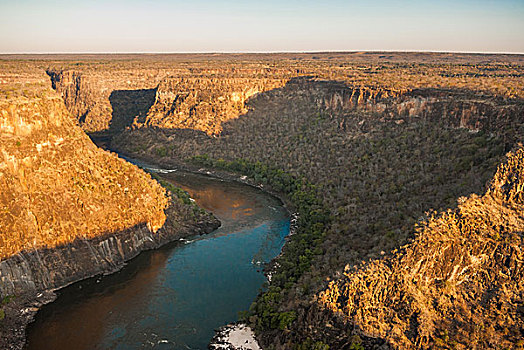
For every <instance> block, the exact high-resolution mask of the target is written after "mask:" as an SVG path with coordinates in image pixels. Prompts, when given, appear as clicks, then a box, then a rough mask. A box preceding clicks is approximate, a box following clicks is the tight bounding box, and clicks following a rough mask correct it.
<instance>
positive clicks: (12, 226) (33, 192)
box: [0, 73, 219, 349]
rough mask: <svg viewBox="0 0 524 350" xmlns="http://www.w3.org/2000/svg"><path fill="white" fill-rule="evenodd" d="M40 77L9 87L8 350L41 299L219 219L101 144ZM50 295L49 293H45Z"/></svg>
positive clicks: (0, 178) (3, 197) (1, 198)
mask: <svg viewBox="0 0 524 350" xmlns="http://www.w3.org/2000/svg"><path fill="white" fill-rule="evenodd" d="M33 74H34V75H38V73H33ZM40 80H41V79H35V81H37V82H36V83H33V82H31V84H29V83H27V82H26V81H24V80H21V81H19V82H18V83H19V85H16V84H15V85H13V86H15V87H16V94H6V93H4V91H11V90H7V89H6V90H2V94H1V95H0V187H1V188H2V191H1V193H0V296H1V297H2V298H4V299H3V300H4V303H3V305H2V307H1V308H0V310H1V315H2V317H1V318H2V319H3V320H2V321H1V322H0V334H1V339H0V347H2V348H6V349H7V348H13V349H18V348H21V346H22V345H23V341H24V329H25V325H26V324H27V322H28V321H29V320H30V319H31V317H32V316H33V315H34V313H35V312H36V310H37V308H34V307H33V306H35V305H36V306H37V307H38V306H39V305H41V303H42V302H46V301H49V300H50V299H52V293H50V291H52V290H53V289H56V288H60V287H63V286H65V285H67V284H70V283H72V282H75V281H78V280H80V279H84V278H87V277H90V276H93V275H96V274H100V273H109V272H112V271H114V270H116V269H118V268H120V267H121V266H122V265H123V264H124V263H125V262H126V261H127V260H129V259H131V258H133V257H134V256H136V255H137V254H138V253H140V252H141V251H143V250H145V249H152V248H156V247H159V246H161V245H163V244H165V243H167V242H170V241H173V240H176V239H179V238H182V237H186V236H189V235H194V234H198V233H205V232H210V231H212V230H213V229H214V228H216V227H217V226H218V225H219V223H218V221H217V220H216V219H215V218H213V217H212V216H211V215H210V214H208V213H206V212H204V211H202V210H200V209H199V208H197V207H195V206H194V205H191V204H187V203H188V202H189V201H188V200H187V199H186V200H183V199H180V198H178V197H177V196H176V195H173V194H170V193H168V192H167V191H166V190H165V189H164V188H163V187H162V186H160V185H159V184H158V183H157V182H156V181H155V180H153V179H152V178H151V177H150V176H149V175H148V174H147V173H145V172H144V171H142V170H140V169H138V168H137V167H136V166H134V165H132V164H130V163H128V162H126V161H124V160H122V159H120V158H118V157H116V156H115V155H114V154H111V153H110V152H107V151H103V150H101V149H99V148H97V147H96V146H95V145H94V144H93V143H92V142H91V140H90V139H89V138H88V136H87V135H86V134H85V133H84V132H83V131H82V130H81V129H80V128H79V127H78V124H77V123H76V122H75V121H74V119H73V118H72V117H71V116H70V114H69V112H68V111H67V110H66V108H65V106H64V101H63V100H62V99H61V98H60V97H59V96H58V95H57V94H56V93H55V92H54V91H53V90H51V89H50V87H49V86H47V87H46V86H45V85H42V84H40V82H39V81H40ZM42 295H45V296H46V297H45V298H44V299H46V300H44V301H38V299H39V298H41V296H42ZM6 301H9V303H7V304H6V305H4V304H5V303H6Z"/></svg>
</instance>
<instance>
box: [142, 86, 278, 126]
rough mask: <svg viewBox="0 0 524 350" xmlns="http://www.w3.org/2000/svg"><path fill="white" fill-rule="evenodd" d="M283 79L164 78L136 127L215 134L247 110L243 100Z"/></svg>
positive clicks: (271, 87)
mask: <svg viewBox="0 0 524 350" xmlns="http://www.w3.org/2000/svg"><path fill="white" fill-rule="evenodd" d="M285 82H286V81H285V80H283V79H278V80H277V79H267V78H229V79H228V78H225V79H224V78H207V77H206V78H182V79H179V78H167V79H164V80H163V81H162V82H160V84H159V85H158V88H157V91H156V98H155V103H154V104H153V106H152V107H151V109H150V110H149V111H148V113H147V116H146V117H145V118H144V120H143V121H142V120H140V119H138V120H136V119H135V126H137V127H142V126H147V127H157V128H167V129H193V130H200V131H204V132H205V133H207V134H209V135H218V134H220V132H221V131H222V124H223V123H225V122H227V121H228V120H231V119H235V118H238V117H239V116H240V115H241V114H244V113H246V112H247V108H246V105H245V103H246V101H247V100H248V99H249V98H250V97H251V96H253V95H255V94H258V93H260V92H263V91H267V90H271V89H275V88H279V87H281V86H283V85H284V84H285Z"/></svg>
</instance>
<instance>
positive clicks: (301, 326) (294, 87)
mask: <svg viewBox="0 0 524 350" xmlns="http://www.w3.org/2000/svg"><path fill="white" fill-rule="evenodd" d="M326 95H327V97H328V100H329V96H330V92H329V88H328V89H327V92H326V87H325V84H322V83H317V82H307V81H306V82H301V81H297V82H292V83H289V84H288V85H287V86H286V87H284V88H283V89H276V90H273V91H270V92H267V93H264V94H261V95H259V96H257V97H256V98H255V99H252V100H251V102H250V108H251V110H250V112H248V113H247V114H246V115H245V116H242V117H241V118H239V119H237V120H233V121H229V122H227V123H226V124H225V125H224V130H223V133H222V134H221V135H220V137H218V138H211V137H208V136H206V135H205V134H203V133H199V132H194V131H190V130H176V131H171V130H165V129H164V130H160V129H157V130H147V129H139V130H134V131H128V132H126V133H123V134H122V135H120V136H119V137H117V138H115V143H114V144H115V145H117V147H120V148H121V149H125V150H127V151H129V152H133V153H135V154H137V155H139V156H140V155H143V156H145V155H151V154H153V155H156V157H157V159H158V161H161V162H164V163H165V162H169V161H170V160H174V161H182V160H184V159H186V158H188V157H192V156H194V155H197V156H199V155H200V156H202V157H200V158H198V159H200V160H202V161H204V162H206V161H207V162H208V164H207V165H208V166H213V167H219V168H224V167H226V168H228V167H229V165H233V164H237V163H236V161H238V160H239V159H244V162H247V163H246V164H259V165H258V166H257V168H256V169H257V170H256V171H254V170H253V169H250V168H245V167H243V166H240V165H234V166H233V167H232V168H231V169H230V170H234V171H241V172H242V171H245V172H246V173H245V174H249V175H251V176H252V177H254V178H255V179H257V180H259V181H263V182H267V183H270V184H272V183H273V182H274V183H276V188H279V189H280V190H281V191H282V192H284V193H289V192H288V191H289V190H291V191H292V190H293V188H291V189H289V188H286V186H285V185H284V186H282V185H280V183H281V180H280V175H276V176H275V175H274V174H271V172H270V173H267V171H269V170H265V169H272V170H271V171H273V172H276V171H277V170H276V169H281V170H282V171H284V173H286V174H289V175H286V176H293V177H294V178H297V179H306V181H307V182H309V183H311V184H312V185H313V186H314V187H313V188H314V189H315V191H314V193H315V195H316V197H317V198H318V199H320V200H321V204H322V207H323V208H325V209H326V210H329V212H330V213H331V214H330V218H331V219H332V220H330V225H329V226H328V227H325V230H324V233H323V234H321V235H320V236H319V242H316V245H313V246H311V247H309V248H308V249H309V250H310V251H311V252H312V253H313V254H312V261H313V263H312V264H311V267H310V269H309V270H305V272H304V273H303V274H301V275H300V277H299V278H296V276H295V275H293V274H291V275H290V277H291V279H290V280H287V286H286V283H284V287H282V286H281V285H280V284H279V282H275V283H274V284H273V282H272V283H271V284H270V286H269V289H268V292H266V293H264V294H262V295H261V297H260V298H259V300H258V301H257V302H256V303H255V304H254V306H253V308H252V309H251V312H252V313H254V314H253V315H252V317H251V318H250V321H251V322H252V323H254V324H256V325H257V327H258V328H257V329H258V330H259V332H261V333H262V334H263V335H264V336H263V337H262V339H263V341H264V345H265V346H268V347H269V346H275V347H277V348H280V347H292V345H291V344H295V346H297V347H299V348H300V346H302V347H303V348H314V347H315V346H316V347H317V348H322V346H324V345H325V344H331V345H332V346H333V347H334V348H337V347H341V346H343V345H344V344H346V343H348V344H347V346H348V347H349V346H351V344H353V345H354V347H357V346H358V344H360V343H361V342H363V344H367V346H371V345H370V344H373V341H372V340H371V341H367V340H366V339H365V337H364V336H363V335H362V334H361V333H359V332H358V328H353V327H349V328H347V326H343V325H342V326H341V325H340V324H339V323H337V322H335V321H333V320H332V317H331V318H330V317H329V316H327V315H326V314H325V313H323V311H321V310H318V308H316V307H315V306H312V305H313V304H312V300H314V295H315V293H317V292H318V291H320V289H322V288H323V286H325V283H326V278H338V277H339V276H341V275H342V272H343V271H344V270H348V269H351V267H352V266H355V265H358V264H359V263H360V262H361V261H363V260H368V259H372V258H378V257H381V256H387V255H389V252H390V251H392V250H395V249H397V248H398V247H400V246H402V245H404V244H406V243H408V242H409V241H410V239H412V238H413V237H414V233H415V227H414V225H415V223H417V222H418V221H419V220H420V219H421V218H424V217H425V215H426V212H427V211H429V210H431V209H433V210H440V209H445V208H450V207H455V206H456V200H457V198H459V197H461V196H465V195H468V194H470V193H482V192H483V191H484V188H485V184H486V183H487V182H488V180H489V179H490V178H491V177H492V175H493V173H494V171H495V169H496V167H497V165H498V164H499V163H500V162H501V160H502V159H503V155H504V153H505V151H506V150H508V149H509V148H511V147H512V144H513V142H515V140H517V139H519V137H520V135H521V134H522V131H523V130H522V123H519V122H518V120H519V119H518V118H519V115H521V114H520V113H519V112H518V111H519V110H520V109H519V108H522V107H521V104H519V103H515V102H509V103H508V102H503V103H502V104H501V106H500V107H499V106H497V105H494V106H492V107H491V108H492V111H493V115H502V114H498V112H497V110H498V108H500V110H506V111H508V110H510V111H513V112H512V113H511V114H510V115H509V116H507V117H504V118H500V119H497V123H498V125H501V127H500V128H495V127H493V126H492V124H488V123H487V124H484V125H481V126H480V128H479V129H473V131H472V130H471V129H468V128H465V127H463V128H460V127H459V125H457V124H456V123H455V120H454V119H453V118H454V117H453V115H451V114H449V113H448V118H447V119H446V118H444V119H443V118H439V117H438V115H437V114H436V113H433V114H431V113H429V114H425V116H424V117H419V116H417V115H412V116H411V115H409V114H405V115H393V116H392V117H387V116H385V115H384V114H380V113H377V112H376V111H373V110H371V111H366V110H365V109H352V110H349V111H347V110H337V109H333V108H332V107H331V106H326V104H325V103H318V101H325V100H326ZM450 100H451V101H456V98H455V99H453V98H452V99H450ZM451 101H450V104H454V103H455V102H451ZM378 102H380V101H378ZM504 103H507V104H506V105H505V104H504ZM319 106H320V107H319ZM453 106H454V105H453ZM460 106H461V109H459V110H458V112H457V113H459V114H460V115H464V113H466V114H467V113H469V112H468V109H467V108H470V107H468V104H467V103H465V104H461V105H460ZM464 106H466V107H464ZM391 108H393V107H391ZM453 108H455V107H449V110H451V109H453ZM474 108H475V107H473V116H475V112H474ZM464 110H465V111H466V112H463V111H464ZM508 113H509V112H508ZM417 114H418V113H417ZM475 118H476V117H475ZM490 120H492V119H490ZM493 120H495V119H493ZM472 124H473V125H479V124H478V122H476V121H474V120H473V121H472ZM157 149H161V152H158V151H156V150H157ZM206 157H209V158H206ZM209 159H215V160H216V161H211V160H209ZM220 159H223V160H220ZM231 162H232V163H231ZM235 166H236V167H237V168H235ZM275 174H276V173H275ZM294 241H295V240H292V242H294ZM292 251H293V250H290V252H292ZM315 253H321V254H315ZM286 254H288V250H287V249H286V250H285V253H284V256H286ZM301 255H303V253H297V254H292V253H291V256H293V257H294V259H296V257H297V256H298V257H300V256H301ZM302 260H303V261H308V260H307V259H306V256H305V257H304V258H302ZM294 263H295V266H300V261H297V260H294ZM308 265H309V261H308ZM290 271H294V270H293V268H291V269H290ZM283 276H286V273H284V275H283ZM277 281H278V278H277ZM326 324H331V325H332V328H326V326H325V325H326ZM334 329H339V331H334ZM352 329H353V330H352ZM348 332H349V333H348ZM353 332H355V334H360V337H357V338H353V337H354V335H355V334H354V333H353ZM334 334H335V335H334ZM354 339H356V340H354ZM300 344H302V345H300ZM397 344H400V343H397Z"/></svg>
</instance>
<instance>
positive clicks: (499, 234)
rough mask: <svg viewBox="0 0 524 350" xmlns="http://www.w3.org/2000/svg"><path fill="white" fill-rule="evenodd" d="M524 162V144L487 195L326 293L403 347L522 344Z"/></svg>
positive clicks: (358, 321) (436, 217) (425, 227)
mask: <svg viewBox="0 0 524 350" xmlns="http://www.w3.org/2000/svg"><path fill="white" fill-rule="evenodd" d="M523 170H524V149H522V148H518V149H517V150H516V151H515V152H512V153H509V154H508V156H507V160H506V162H505V163H504V164H502V165H500V166H499V168H498V170H497V172H496V174H495V176H494V178H493V179H492V181H491V183H490V185H489V187H488V189H487V191H486V193H485V194H484V195H482V196H478V195H471V196H469V197H467V198H466V197H463V198H461V199H460V200H459V204H458V207H457V209H454V210H448V211H446V212H443V213H432V214H430V215H431V217H430V218H428V219H427V220H425V221H422V222H420V224H419V226H418V227H417V233H416V238H415V240H414V241H413V242H412V243H410V244H409V245H407V246H405V247H403V248H402V249H401V250H400V251H398V252H396V253H395V255H394V256H392V257H391V258H388V259H384V260H378V261H372V262H370V263H368V264H365V265H363V266H360V267H359V268H358V269H357V270H356V271H352V270H351V269H348V270H347V271H346V272H344V276H342V277H341V278H339V279H337V280H335V281H332V282H331V283H330V284H329V287H328V288H327V289H326V290H325V291H323V292H322V293H320V294H319V301H320V302H321V303H322V304H324V305H325V306H326V307H328V308H329V309H331V310H333V311H334V312H336V313H337V314H340V315H343V317H345V318H346V319H347V321H348V322H350V323H353V324H355V325H356V326H358V327H359V328H360V329H361V331H362V332H363V333H364V334H367V335H371V336H379V337H383V338H385V339H387V340H388V341H389V342H390V343H391V344H392V345H393V346H395V347H399V348H404V349H408V348H450V347H454V348H457V347H459V348H493V347H503V348H514V347H517V346H522V345H523V344H522V342H521V339H522V336H523V334H524V315H523V312H522V311H523V310H522V305H523V303H524V295H523V290H524V263H523V262H524V252H523V250H522V248H523V238H524V236H523V232H524V218H523V217H522V213H523V212H524V172H523ZM518 344H520V345H518Z"/></svg>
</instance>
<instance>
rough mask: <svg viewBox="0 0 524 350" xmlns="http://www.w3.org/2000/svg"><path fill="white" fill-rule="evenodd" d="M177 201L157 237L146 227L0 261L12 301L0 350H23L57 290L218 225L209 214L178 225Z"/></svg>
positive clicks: (2, 324) (2, 325) (6, 309)
mask: <svg viewBox="0 0 524 350" xmlns="http://www.w3.org/2000/svg"><path fill="white" fill-rule="evenodd" d="M176 201H177V199H176V198H172V204H171V206H170V207H169V208H168V209H167V210H166V214H167V219H166V223H165V224H164V226H163V227H162V228H160V229H159V230H158V231H157V232H156V233H153V232H152V231H150V230H149V228H148V227H147V225H145V224H143V225H137V226H135V227H132V228H129V229H126V230H124V231H121V232H117V233H112V234H108V235H105V236H103V237H97V238H94V239H91V240H77V241H75V242H73V243H72V244H69V245H66V246H61V247H56V248H51V249H45V250H37V251H32V252H25V253H20V254H18V255H15V256H13V257H11V258H9V259H6V260H3V261H2V262H1V263H0V271H1V272H2V291H3V295H15V297H14V298H11V300H10V302H8V303H6V304H5V305H3V310H4V314H5V317H4V319H3V320H2V321H1V322H0V334H1V335H2V336H1V340H0V348H2V349H6V350H7V349H8V350H21V349H22V348H23V347H24V344H25V339H26V335H25V329H26V327H27V325H28V324H29V323H31V322H32V321H33V319H34V317H35V315H36V313H37V312H38V310H39V309H40V308H41V307H42V306H43V305H45V304H47V303H50V302H52V301H54V300H55V299H56V291H58V290H60V289H62V288H64V287H66V286H68V285H70V284H73V283H75V282H78V281H81V280H85V279H87V278H90V277H94V276H97V275H105V274H112V273H115V272H117V271H119V270H120V269H122V268H123V267H124V266H125V264H126V263H127V262H128V261H130V260H131V259H133V258H135V257H136V256H137V255H139V254H140V253H141V252H143V251H146V250H151V249H157V248H159V247H161V246H163V245H165V244H167V243H170V242H175V241H179V240H181V239H185V238H189V237H192V236H195V235H202V234H206V233H210V232H212V231H213V230H215V229H216V228H217V227H219V226H220V222H219V221H218V220H217V219H216V218H214V217H213V216H212V215H209V214H208V213H206V214H202V215H200V216H195V217H194V219H193V221H189V220H187V221H186V222H183V221H181V220H180V219H181V217H180V212H181V209H182V204H181V203H177V202H176ZM194 215H195V214H194ZM6 283H9V284H10V285H9V286H8V285H7V284H6Z"/></svg>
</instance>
